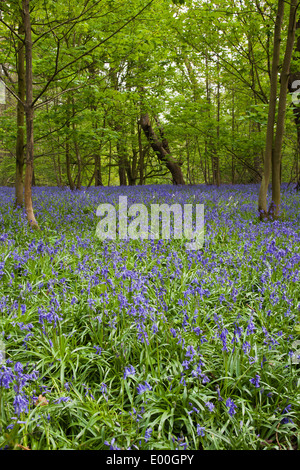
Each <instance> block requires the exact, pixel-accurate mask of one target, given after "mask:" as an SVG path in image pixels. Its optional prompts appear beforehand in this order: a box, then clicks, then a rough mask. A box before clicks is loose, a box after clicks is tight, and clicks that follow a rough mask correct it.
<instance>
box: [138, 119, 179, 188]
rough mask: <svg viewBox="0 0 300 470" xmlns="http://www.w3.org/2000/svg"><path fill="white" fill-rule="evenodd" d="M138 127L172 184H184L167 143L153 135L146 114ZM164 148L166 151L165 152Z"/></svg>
mask: <svg viewBox="0 0 300 470" xmlns="http://www.w3.org/2000/svg"><path fill="white" fill-rule="evenodd" d="M140 125H141V127H142V129H143V131H144V133H145V136H146V137H147V139H148V141H149V143H150V145H151V147H152V149H153V150H154V152H155V153H156V155H157V157H158V159H159V161H160V162H162V163H164V164H165V166H166V167H167V168H168V170H169V171H170V173H171V174H172V180H173V184H185V181H184V178H183V174H182V171H181V168H180V165H179V164H178V162H177V161H176V160H175V158H173V157H172V155H171V153H170V150H169V148H168V143H167V141H166V140H163V141H159V139H158V137H157V136H156V134H155V133H154V131H153V129H152V126H151V123H150V119H149V116H148V113H146V114H143V115H142V116H141V118H140ZM166 147H167V149H168V150H166Z"/></svg>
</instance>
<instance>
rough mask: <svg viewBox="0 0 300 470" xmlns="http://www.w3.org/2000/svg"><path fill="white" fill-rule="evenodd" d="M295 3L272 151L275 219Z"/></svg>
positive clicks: (272, 213)
mask: <svg viewBox="0 0 300 470" xmlns="http://www.w3.org/2000/svg"><path fill="white" fill-rule="evenodd" d="M297 4H298V1H297V0H291V2H290V15H289V27H288V36H287V43H286V49H285V54H284V60H283V65H282V71H281V75H280V93H279V102H278V117H277V125H276V135H275V145H274V150H273V153H272V202H271V204H270V207H269V211H268V212H269V215H270V216H271V218H275V219H277V218H278V217H279V211H280V188H281V157H282V142H283V134H284V127H285V126H284V123H285V114H286V95H287V89H288V80H289V72H290V65H291V60H292V54H293V48H294V43H295V33H296V13H297Z"/></svg>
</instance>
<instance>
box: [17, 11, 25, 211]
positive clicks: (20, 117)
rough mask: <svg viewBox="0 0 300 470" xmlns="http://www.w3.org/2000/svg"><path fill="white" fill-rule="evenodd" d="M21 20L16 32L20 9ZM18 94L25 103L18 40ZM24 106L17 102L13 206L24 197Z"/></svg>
mask: <svg viewBox="0 0 300 470" xmlns="http://www.w3.org/2000/svg"><path fill="white" fill-rule="evenodd" d="M20 14H21V17H22V21H20V24H19V29H18V34H19V36H21V37H22V36H23V34H24V15H23V12H22V10H21V11H20ZM18 96H19V98H20V100H21V101H22V102H23V103H25V53H24V43H23V42H22V41H19V42H18ZM24 123H25V122H24V106H23V104H22V103H20V101H18V103H17V143H16V182H15V206H16V207H22V206H23V199H24V195H23V193H24V183H23V172H24V163H25V157H24Z"/></svg>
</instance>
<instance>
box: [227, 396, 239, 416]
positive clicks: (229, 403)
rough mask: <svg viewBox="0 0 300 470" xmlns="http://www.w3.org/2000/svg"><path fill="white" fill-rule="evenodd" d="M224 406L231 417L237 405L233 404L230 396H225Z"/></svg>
mask: <svg viewBox="0 0 300 470" xmlns="http://www.w3.org/2000/svg"><path fill="white" fill-rule="evenodd" d="M226 406H227V408H228V413H229V415H230V416H231V417H232V416H233V415H234V414H235V413H236V408H237V405H235V403H234V402H233V400H232V399H231V398H227V400H226Z"/></svg>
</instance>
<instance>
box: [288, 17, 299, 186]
mask: <svg viewBox="0 0 300 470" xmlns="http://www.w3.org/2000/svg"><path fill="white" fill-rule="evenodd" d="M299 29H300V20H298V21H297V24H296V30H299ZM294 54H295V61H296V64H298V60H299V59H298V57H297V56H299V55H300V36H298V39H297V42H296V47H295V50H294ZM299 87H300V71H299V70H293V71H291V73H290V75H289V82H288V89H289V92H290V93H295V92H296V91H297V93H298V92H299ZM296 99H297V101H295V100H293V106H294V107H293V113H294V122H295V124H296V129H297V151H298V155H297V160H296V180H297V185H296V188H295V189H297V190H299V188H300V180H298V178H299V174H298V156H299V154H300V103H299V97H298V96H297V97H296Z"/></svg>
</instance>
